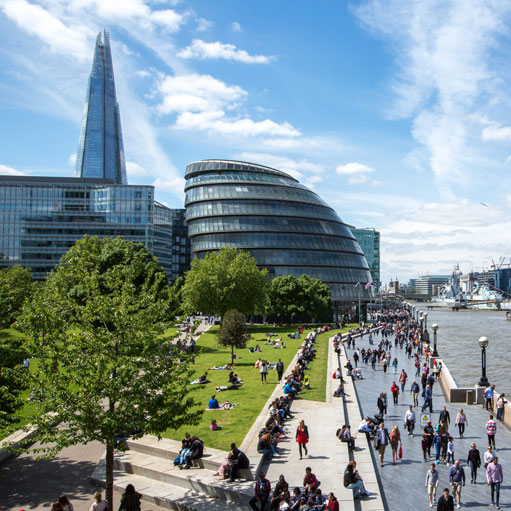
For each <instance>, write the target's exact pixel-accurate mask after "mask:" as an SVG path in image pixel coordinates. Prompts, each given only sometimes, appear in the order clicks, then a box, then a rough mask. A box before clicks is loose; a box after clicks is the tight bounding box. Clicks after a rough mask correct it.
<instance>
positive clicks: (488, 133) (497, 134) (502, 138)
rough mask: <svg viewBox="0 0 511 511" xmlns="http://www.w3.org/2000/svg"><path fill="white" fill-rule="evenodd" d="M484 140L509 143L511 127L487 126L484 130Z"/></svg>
mask: <svg viewBox="0 0 511 511" xmlns="http://www.w3.org/2000/svg"><path fill="white" fill-rule="evenodd" d="M482 139H483V140H494V141H497V142H509V141H511V126H487V127H486V128H484V129H483V132H482Z"/></svg>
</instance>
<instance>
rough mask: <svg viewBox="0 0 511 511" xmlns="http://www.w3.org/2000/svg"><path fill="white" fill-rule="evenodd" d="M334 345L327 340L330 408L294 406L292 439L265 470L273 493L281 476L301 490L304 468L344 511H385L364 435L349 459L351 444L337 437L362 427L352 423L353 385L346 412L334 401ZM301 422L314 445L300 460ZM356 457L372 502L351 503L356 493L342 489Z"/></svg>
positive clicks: (308, 403)
mask: <svg viewBox="0 0 511 511" xmlns="http://www.w3.org/2000/svg"><path fill="white" fill-rule="evenodd" d="M332 339H333V338H330V339H329V340H328V343H329V348H328V370H327V381H326V386H327V392H326V395H327V397H326V402H317V401H306V400H302V399H297V400H295V401H294V402H293V406H292V410H291V411H292V413H293V415H294V418H293V419H291V420H289V421H288V422H287V423H286V427H287V429H288V434H289V438H288V439H286V440H283V441H282V442H280V443H279V449H280V451H281V454H280V455H279V456H275V457H274V458H273V460H272V462H271V463H270V465H269V467H268V470H267V477H268V479H269V480H270V481H271V483H272V488H274V487H275V484H276V482H277V481H278V478H279V475H280V474H284V475H285V477H286V480H287V482H288V483H289V486H290V491H291V492H292V489H293V488H294V487H295V486H300V487H301V486H302V483H303V478H304V475H305V467H308V466H310V467H311V468H312V472H313V473H314V474H316V476H317V478H318V479H319V480H320V481H321V490H322V492H323V494H324V495H325V496H326V495H327V494H328V493H329V492H333V493H334V494H335V496H336V497H337V499H338V500H339V504H340V508H341V509H342V510H343V511H348V510H357V511H383V509H384V507H383V504H382V500H381V497H380V495H379V488H378V482H377V480H376V475H375V472H374V465H373V463H372V460H371V453H370V451H369V446H368V444H367V441H366V439H365V435H360V434H359V435H358V439H357V442H356V445H357V449H356V451H355V452H354V453H351V456H350V452H349V451H348V447H347V444H346V443H343V442H341V441H340V440H338V439H337V438H336V436H335V434H336V431H337V429H338V428H340V427H341V426H342V425H343V424H352V428H353V430H352V431H353V434H354V435H356V433H355V430H356V427H357V426H358V423H359V422H360V415H358V419H355V421H352V420H350V419H351V418H350V417H348V413H349V410H350V409H351V407H353V408H352V409H353V410H356V411H357V413H359V412H358V403H357V400H356V396H355V392H354V390H351V389H352V388H353V387H352V383H351V381H347V384H346V392H347V393H348V394H350V397H349V398H347V400H346V407H345V406H344V403H343V400H342V398H333V397H332V394H333V392H334V390H335V387H337V383H338V382H337V381H336V380H335V381H334V380H333V379H332V373H333V372H334V371H335V370H336V369H337V367H338V365H339V359H338V357H337V354H336V353H335V351H334V349H333V344H332ZM347 380H349V379H347ZM302 419H303V420H304V421H305V424H306V425H307V427H308V430H309V437H310V442H309V444H308V451H309V453H308V456H305V457H304V458H303V459H302V460H300V456H299V452H298V444H297V443H296V441H295V433H296V428H297V426H298V422H299V421H300V420H302ZM355 422H356V424H355ZM353 455H354V458H355V459H356V461H357V468H358V470H359V472H360V474H361V475H362V478H363V480H364V484H365V486H366V489H367V490H369V491H370V492H371V493H372V495H371V496H370V497H369V498H365V499H362V500H356V501H354V499H353V491H352V490H351V489H348V488H344V484H343V481H344V470H345V468H346V465H347V464H348V462H349V461H350V459H353Z"/></svg>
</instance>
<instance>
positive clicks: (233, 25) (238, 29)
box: [231, 21, 241, 32]
mask: <svg viewBox="0 0 511 511" xmlns="http://www.w3.org/2000/svg"><path fill="white" fill-rule="evenodd" d="M231 30H232V31H233V32H241V25H240V24H239V23H238V22H237V21H233V22H232V23H231Z"/></svg>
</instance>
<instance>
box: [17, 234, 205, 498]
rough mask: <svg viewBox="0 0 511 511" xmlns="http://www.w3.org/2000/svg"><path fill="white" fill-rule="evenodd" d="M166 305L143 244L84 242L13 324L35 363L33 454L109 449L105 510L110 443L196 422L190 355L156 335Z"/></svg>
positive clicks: (159, 272)
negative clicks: (80, 446) (93, 445)
mask: <svg viewBox="0 0 511 511" xmlns="http://www.w3.org/2000/svg"><path fill="white" fill-rule="evenodd" d="M169 303H170V299H169V287H168V284H167V277H166V275H165V273H164V272H163V269H162V268H161V267H160V266H159V265H158V262H157V260H156V258H155V257H154V256H153V255H151V253H150V252H148V251H147V249H146V248H145V247H144V245H143V244H141V243H130V242H126V241H124V240H122V239H121V238H116V239H112V238H105V239H103V240H100V239H98V238H89V237H85V238H84V239H82V240H80V241H78V242H77V243H76V244H75V245H74V246H73V247H72V248H71V249H70V250H69V251H68V252H67V253H66V254H65V255H64V256H63V257H62V259H61V261H60V264H59V265H58V266H57V268H56V269H55V270H54V271H53V272H52V273H51V274H50V275H49V277H48V279H47V281H46V284H45V285H44V286H42V287H41V289H40V290H38V291H37V292H36V294H35V296H34V298H33V299H32V300H31V301H30V302H29V303H27V304H26V305H25V307H24V310H23V314H22V316H21V318H20V320H19V323H20V325H21V327H22V328H23V330H24V332H26V333H27V334H29V335H30V338H31V340H30V341H28V344H29V350H30V352H31V353H32V354H33V355H34V356H35V357H37V358H38V366H37V369H36V370H35V371H33V372H32V373H31V377H30V387H31V390H32V394H33V395H34V397H35V401H36V402H37V411H36V416H35V418H34V423H35V425H36V426H37V427H38V428H39V432H38V440H39V441H41V442H42V444H43V446H42V447H41V448H40V449H35V451H36V452H40V453H42V455H44V456H51V455H53V454H55V453H56V452H58V451H59V450H61V449H62V448H64V447H66V446H69V445H73V444H77V443H87V442H90V441H94V440H97V441H100V442H102V443H103V444H105V447H106V494H107V499H108V501H109V502H110V503H111V506H112V497H113V495H112V491H113V461H114V449H115V446H116V442H115V438H116V436H118V435H119V434H123V433H124V432H131V433H132V434H133V436H134V437H135V438H138V437H141V436H142V435H143V434H145V433H152V434H155V435H157V436H158V437H159V436H160V435H161V432H163V431H165V430H166V429H168V428H177V427H179V426H181V425H182V424H186V423H188V424H196V423H197V422H198V419H199V416H200V414H201V413H202V412H201V411H191V410H194V407H195V406H196V404H197V403H195V402H194V401H193V400H192V399H191V398H189V397H188V389H189V386H188V382H189V381H190V366H189V363H188V360H187V357H186V355H183V354H181V355H179V354H178V351H177V348H176V347H174V346H173V345H172V344H171V340H169V339H167V338H165V337H164V336H163V335H162V334H163V333H164V331H165V329H166V326H167V322H166V320H167V319H168V317H169V306H170V305H169ZM179 356H180V357H181V360H180V359H179V358H178V357H179ZM55 421H58V422H59V423H60V424H61V427H59V428H55V427H54V424H55ZM121 448H122V447H121ZM112 507H113V506H112Z"/></svg>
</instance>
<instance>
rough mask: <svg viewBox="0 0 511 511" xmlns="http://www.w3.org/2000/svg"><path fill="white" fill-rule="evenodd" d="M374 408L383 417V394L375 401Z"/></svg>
mask: <svg viewBox="0 0 511 511" xmlns="http://www.w3.org/2000/svg"><path fill="white" fill-rule="evenodd" d="M376 406H377V408H378V411H379V412H380V415H381V416H382V417H383V412H384V410H385V405H384V403H383V392H382V393H381V394H380V395H379V396H378V399H377V400H376Z"/></svg>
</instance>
